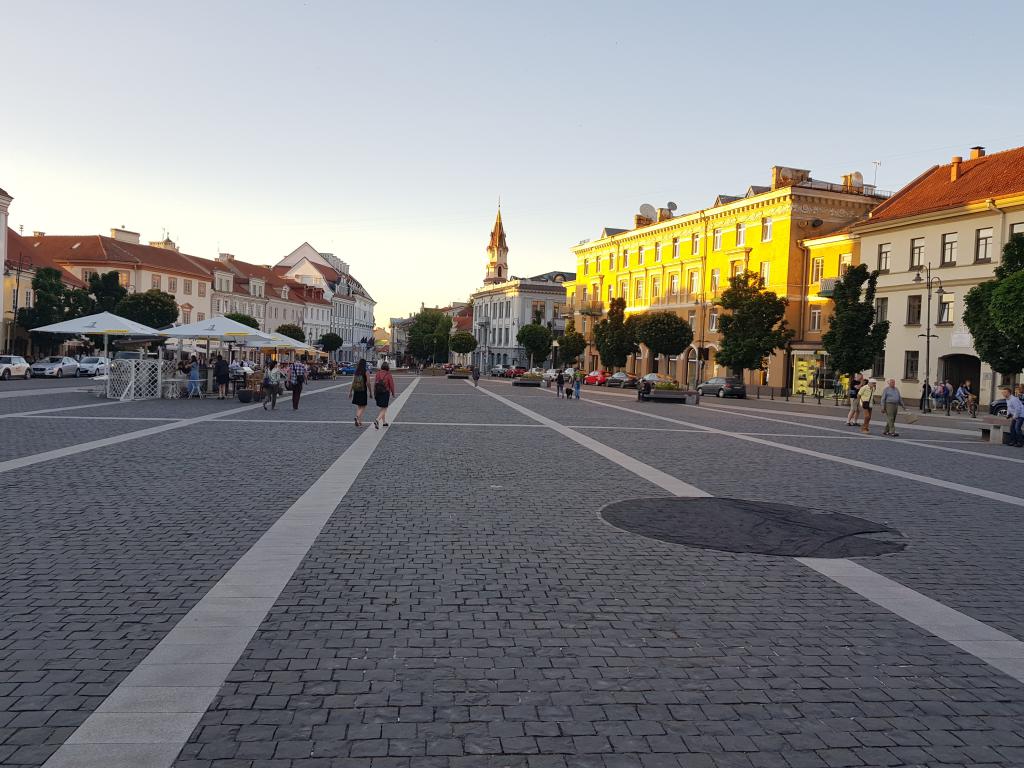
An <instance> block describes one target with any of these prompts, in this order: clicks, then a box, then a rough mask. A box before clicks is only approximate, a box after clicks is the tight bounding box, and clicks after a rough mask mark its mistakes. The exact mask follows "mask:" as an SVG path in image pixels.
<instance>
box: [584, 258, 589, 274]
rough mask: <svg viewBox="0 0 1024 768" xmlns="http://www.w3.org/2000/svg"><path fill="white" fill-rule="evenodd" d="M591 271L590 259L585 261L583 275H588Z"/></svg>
mask: <svg viewBox="0 0 1024 768" xmlns="http://www.w3.org/2000/svg"><path fill="white" fill-rule="evenodd" d="M589 271H590V259H584V260H583V274H584V275H585V274H587V273H588V272H589Z"/></svg>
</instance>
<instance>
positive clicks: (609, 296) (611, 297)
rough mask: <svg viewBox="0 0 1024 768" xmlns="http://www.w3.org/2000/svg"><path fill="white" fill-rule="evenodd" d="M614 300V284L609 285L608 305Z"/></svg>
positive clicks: (556, 315)
mask: <svg viewBox="0 0 1024 768" xmlns="http://www.w3.org/2000/svg"><path fill="white" fill-rule="evenodd" d="M614 298H615V291H614V290H612V284H611V283H608V303H609V304H611V303H612V299H614ZM556 309H557V307H556ZM555 317H558V313H557V312H556V313H555Z"/></svg>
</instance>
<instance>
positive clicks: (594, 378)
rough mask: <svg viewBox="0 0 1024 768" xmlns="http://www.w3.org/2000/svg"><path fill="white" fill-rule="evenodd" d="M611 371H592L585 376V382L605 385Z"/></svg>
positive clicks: (600, 385)
mask: <svg viewBox="0 0 1024 768" xmlns="http://www.w3.org/2000/svg"><path fill="white" fill-rule="evenodd" d="M609 376H611V373H610V372H608V371H591V372H590V373H588V374H587V375H586V376H584V377H583V383H584V384H596V385H597V386H599V387H603V386H604V385H605V384H607V383H608V377H609Z"/></svg>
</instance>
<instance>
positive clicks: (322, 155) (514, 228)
mask: <svg viewBox="0 0 1024 768" xmlns="http://www.w3.org/2000/svg"><path fill="white" fill-rule="evenodd" d="M1022 28H1024V6H1022V5H1021V4H1020V3H1017V2H1009V1H1008V2H1003V3H999V2H984V1H982V2H977V1H976V2H972V3H970V4H963V3H942V2H903V1H902V0H901V1H900V2H892V1H891V0H890V1H889V2H857V3H824V2H820V1H819V2H787V3H773V4H766V3H763V2H757V3H747V2H738V1H734V2H730V3H728V4H720V3H644V4H641V3H626V2H622V3H613V2H550V1H549V2H529V1H527V2H524V1H523V0H517V2H514V3H503V4H498V3H494V2H484V1H481V0H475V1H472V2H471V1H469V0H467V1H465V2H434V3H431V2H416V3H413V2H388V3H377V2H352V3H343V2H326V1H321V0H309V1H308V2H301V3H300V2H283V1H282V2H253V1H251V0H250V1H248V2H226V1H225V2H219V1H217V0H202V1H201V2H196V1H186V2H174V3H167V2H150V1H149V0H131V1H130V2H123V1H121V0H102V1H101V0H93V1H91V2H90V1H88V0H69V1H68V2H51V1H50V0H20V1H19V0H4V2H0V30H2V37H0V40H2V46H0V51H2V61H3V63H4V66H5V70H6V72H5V75H4V77H3V79H2V82H0V117H2V122H0V125H2V130H0V187H2V188H3V189H6V190H7V191H8V192H9V193H10V194H12V195H14V196H15V201H14V205H13V206H12V209H11V224H12V226H15V227H17V226H18V225H19V224H21V225H24V228H25V230H26V231H31V230H37V229H38V230H44V231H46V232H49V233H52V234H87V233H106V231H107V230H108V229H109V228H110V227H115V226H121V225H124V226H125V227H127V228H128V229H133V230H137V231H141V233H142V237H143V239H144V240H156V239H159V238H160V237H161V236H162V234H163V231H164V230H165V229H166V230H167V231H168V232H169V233H170V235H171V236H172V237H173V238H174V239H175V240H176V241H178V243H179V245H180V247H181V248H182V250H184V251H186V252H188V253H192V254H195V255H197V256H204V257H210V258H212V257H214V256H215V255H216V253H217V250H218V247H219V248H220V250H222V251H227V252H230V253H234V254H235V255H237V256H238V257H240V258H243V259H246V260H248V261H252V262H256V263H273V262H275V261H277V260H278V259H279V258H280V257H281V256H283V255H285V254H286V253H288V252H289V251H291V250H292V249H294V248H295V247H296V246H298V245H299V244H301V243H302V242H303V241H307V240H308V241H309V242H310V243H311V244H312V245H313V246H314V247H315V248H317V249H318V250H320V251H331V252H334V253H335V254H337V255H338V256H339V257H340V258H342V259H344V260H346V261H348V262H349V264H350V265H351V268H352V272H353V274H355V275H356V276H357V277H358V278H359V279H360V280H362V281H363V282H364V284H365V285H366V286H367V287H368V289H369V290H370V292H371V294H372V295H373V296H374V298H376V299H377V301H378V305H377V313H376V314H377V322H378V324H383V325H386V324H387V319H388V317H389V316H394V315H405V314H407V313H408V312H410V311H413V310H416V309H418V308H419V306H420V302H425V303H426V304H427V305H428V306H432V305H434V304H441V305H443V304H446V303H449V302H450V301H452V300H459V299H462V300H464V299H466V298H467V296H468V294H469V293H470V292H471V291H472V290H473V289H474V288H476V287H477V286H479V284H480V283H481V281H482V279H483V274H484V248H485V246H486V243H487V237H488V233H489V231H490V228H491V225H492V223H493V220H494V213H495V207H496V202H497V199H498V196H499V195H500V196H501V200H502V215H503V218H504V221H505V225H506V230H507V232H508V242H509V247H510V254H509V262H510V269H511V272H512V273H513V274H517V275H528V274H536V273H539V272H545V271H548V270H552V269H570V270H571V269H573V268H574V264H573V261H572V255H571V253H570V252H569V250H568V249H569V247H571V246H572V245H574V244H576V243H577V242H579V241H580V240H582V239H584V238H593V237H595V236H596V235H597V233H598V232H599V231H600V229H601V227H603V226H624V225H626V224H627V223H628V222H630V221H631V217H632V215H633V213H634V212H635V211H636V210H637V207H638V206H639V205H640V204H641V203H644V202H649V203H652V204H654V205H655V206H657V205H663V204H664V203H665V202H666V201H668V200H674V201H675V202H677V203H678V204H679V208H680V210H681V211H688V210H693V209H695V208H699V207H702V206H706V205H707V204H709V203H710V202H711V200H713V199H714V197H715V195H716V194H718V193H720V192H721V193H741V192H742V191H744V190H745V189H746V187H747V186H748V185H750V184H767V183H768V181H769V169H770V167H771V166H772V165H775V164H779V165H792V166H796V167H800V168H809V169H811V170H812V172H813V173H814V175H815V177H816V178H821V179H825V180H838V179H839V178H840V176H841V174H843V173H844V172H849V171H853V170H860V171H862V172H863V173H864V176H865V178H866V179H867V180H868V181H869V182H870V181H871V179H872V177H873V175H874V166H873V165H872V161H873V160H880V161H881V163H882V164H881V167H880V168H879V170H878V186H879V187H882V188H886V189H896V188H899V187H900V186H901V185H903V184H904V183H906V182H907V181H909V180H910V179H912V178H913V177H915V176H916V175H917V174H918V173H920V172H921V171H923V170H924V169H925V168H927V167H928V166H930V165H933V164H935V163H943V162H948V161H949V157H950V156H951V155H953V154H966V153H967V150H968V147H970V146H971V145H973V144H981V145H984V146H986V147H987V148H988V149H989V151H997V150H999V149H1005V148H1008V147H1013V146H1019V145H1021V144H1024V101H1022V100H1021V99H1020V98H1019V94H1020V89H1021V87H1022V79H1024V78H1022V72H1024V68H1022V65H1021V62H1020V55H1019V50H1020V46H1019V40H1020V30H1021V29H1022Z"/></svg>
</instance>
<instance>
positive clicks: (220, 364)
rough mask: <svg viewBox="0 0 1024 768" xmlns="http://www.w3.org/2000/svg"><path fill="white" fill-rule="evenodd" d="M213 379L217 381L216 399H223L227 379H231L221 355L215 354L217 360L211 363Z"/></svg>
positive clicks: (226, 389)
mask: <svg viewBox="0 0 1024 768" xmlns="http://www.w3.org/2000/svg"><path fill="white" fill-rule="evenodd" d="M213 379H214V381H216V382H217V399H218V400H223V399H224V398H225V397H226V396H227V394H228V381H230V380H231V377H230V375H229V374H228V364H227V361H225V360H224V356H223V355H217V362H215V363H214V364H213Z"/></svg>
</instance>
